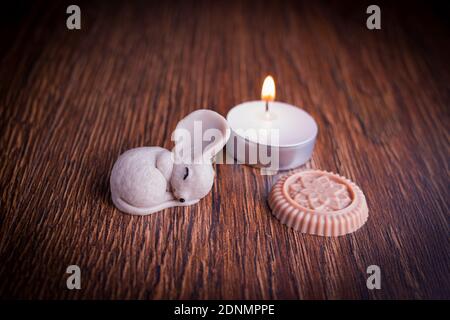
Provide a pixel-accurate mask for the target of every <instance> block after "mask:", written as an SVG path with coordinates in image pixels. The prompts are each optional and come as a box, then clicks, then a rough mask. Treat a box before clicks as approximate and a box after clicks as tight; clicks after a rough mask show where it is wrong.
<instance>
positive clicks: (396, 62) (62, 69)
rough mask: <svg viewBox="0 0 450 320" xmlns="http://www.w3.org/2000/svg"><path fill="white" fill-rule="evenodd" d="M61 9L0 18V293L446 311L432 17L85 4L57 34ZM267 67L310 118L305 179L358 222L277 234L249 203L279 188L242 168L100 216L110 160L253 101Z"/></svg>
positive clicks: (440, 122)
mask: <svg viewBox="0 0 450 320" xmlns="http://www.w3.org/2000/svg"><path fill="white" fill-rule="evenodd" d="M69 4H71V2H64V1H62V2H56V3H55V4H53V3H49V2H26V1H25V2H19V3H16V4H15V5H10V7H8V6H7V7H6V9H5V10H3V9H2V11H3V12H2V16H3V17H2V19H1V21H0V25H1V32H0V36H1V42H0V50H1V51H0V52H1V55H0V112H1V118H0V130H1V132H0V149H1V153H0V154H1V158H0V159H1V161H0V192H1V203H0V207H1V214H0V294H1V298H3V299H5V298H8V299H11V298H13V299H14V298H21V299H31V298H33V299H35V298H44V299H47V298H52V299H53V298H57V299H59V298H66V299H72V298H74V299H81V298H82V299H91V298H100V299H104V298H107V299H108V298H112V299H135V298H139V299H161V298H163V299H165V298H181V299H204V298H212V299H221V298H227V299H228V298H233V299H326V298H331V299H336V298H344V299H347V298H362V299H373V298H374V299H380V298H387V299H392V298H402V299H403V298H447V299H448V298H450V277H449V260H450V259H449V225H448V221H449V202H448V199H449V178H448V176H449V170H448V169H449V168H448V164H449V130H448V129H449V103H450V68H449V62H448V61H449V58H450V42H449V40H450V28H449V21H450V19H448V12H449V10H446V9H447V8H445V7H441V6H440V5H434V4H432V3H429V2H426V3H425V2H421V3H419V4H402V3H396V4H395V5H394V4H391V3H383V2H381V3H379V4H380V6H381V9H382V30H379V31H369V30H368V29H367V28H366V26H365V21H366V18H367V14H366V13H365V10H366V8H367V5H368V4H370V3H368V2H367V3H366V2H360V3H352V2H345V3H344V2H342V1H331V2H325V1H319V2H316V1H308V2H304V3H302V2H294V1H292V2H259V1H255V2H247V1H244V2H234V1H223V2H210V1H205V2H203V1H193V2H186V1H182V2H179V3H165V2H157V3H152V2H148V1H139V2H137V1H104V2H91V1H89V2H78V4H79V5H80V7H81V12H82V30H80V31H69V30H67V29H66V26H65V22H66V17H67V15H66V13H65V10H66V7H67V5H69ZM2 6H3V4H2ZM268 73H270V74H273V75H274V77H275V79H276V82H277V88H278V97H277V98H278V99H279V100H281V101H286V102H289V103H292V104H295V105H297V106H301V107H303V108H304V109H305V110H306V111H308V112H309V113H311V115H312V116H313V117H314V118H315V119H316V121H317V122H318V125H319V136H318V141H317V145H316V148H315V152H314V155H313V158H312V160H311V161H310V162H309V163H308V164H307V167H311V168H319V169H324V170H332V171H334V172H338V173H340V174H342V175H345V176H347V177H349V178H351V179H352V180H354V181H355V182H356V183H357V184H359V185H360V186H361V188H362V189H363V191H364V192H365V194H366V196H367V200H368V205H369V211H370V217H369V220H368V222H367V224H366V225H365V226H364V227H363V228H362V229H360V230H359V231H357V232H356V233H354V234H351V235H348V236H344V237H339V238H323V237H316V236H310V235H303V234H301V233H297V232H294V231H293V230H291V229H289V228H287V227H285V226H284V225H282V224H280V223H279V222H278V221H277V220H276V219H275V218H274V217H273V216H272V215H271V213H270V210H269V208H268V206H267V203H266V197H267V194H268V192H269V190H270V187H271V185H272V184H273V183H274V181H276V179H277V177H278V176H275V177H267V176H261V175H260V173H259V171H258V170H257V169H254V168H251V167H247V166H241V165H217V167H216V169H217V178H216V181H215V184H214V187H213V190H212V192H211V193H210V194H209V195H208V196H207V197H206V198H204V199H203V200H202V201H201V202H200V203H199V204H197V205H195V206H192V207H189V208H175V209H169V210H166V211H164V212H160V213H156V214H153V215H150V216H147V217H135V216H129V215H125V214H122V213H120V212H119V211H118V210H116V209H115V208H114V206H113V205H112V203H111V200H110V194H109V174H110V170H111V168H112V165H113V164H114V161H115V159H116V158H117V156H118V155H119V154H120V153H122V152H124V151H125V150H127V149H129V148H133V147H138V146H144V145H147V146H149V145H160V146H165V147H171V146H172V145H171V142H170V133H171V131H172V130H173V129H174V127H175V125H176V123H177V122H178V120H179V119H181V118H182V117H183V116H185V115H186V114H187V113H189V112H191V111H193V110H195V109H197V108H211V109H213V110H216V111H218V112H220V113H221V114H223V115H226V113H227V112H228V110H229V109H230V108H231V107H232V106H234V105H236V104H238V103H240V102H242V101H246V100H252V99H257V98H258V97H259V94H260V89H261V83H262V80H263V78H264V76H265V75H266V74H268ZM71 264H76V265H79V266H80V267H81V270H82V279H81V281H82V282H81V284H82V289H81V290H79V291H69V290H68V289H66V278H67V275H66V274H65V270H66V267H67V266H68V265H71ZM372 264H376V265H378V266H380V268H381V271H382V289H381V290H374V291H370V290H368V289H367V287H366V278H367V277H368V275H367V274H366V268H367V267H368V266H369V265H372Z"/></svg>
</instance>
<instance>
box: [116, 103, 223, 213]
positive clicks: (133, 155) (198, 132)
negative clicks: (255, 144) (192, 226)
mask: <svg viewBox="0 0 450 320" xmlns="http://www.w3.org/2000/svg"><path fill="white" fill-rule="evenodd" d="M229 137H230V128H229V126H228V123H227V121H226V120H225V118H223V117H222V116H221V115H220V114H218V113H216V112H214V111H211V110H206V109H201V110H197V111H194V112H192V113H191V114H189V115H188V116H186V117H185V118H184V119H182V120H181V121H180V122H179V123H178V125H177V127H176V129H175V131H174V134H173V135H172V139H173V140H175V148H174V149H173V150H172V151H169V150H167V149H164V148H161V147H141V148H135V149H131V150H128V151H126V152H125V153H123V154H122V155H120V156H119V158H118V159H117V161H116V163H115V164H114V167H113V169H112V172H111V179H110V185H111V197H112V201H113V203H114V205H115V206H116V207H117V208H118V209H119V210H120V211H123V212H125V213H129V214H135V215H147V214H150V213H154V212H157V211H160V210H163V209H166V208H170V207H175V206H188V205H192V204H194V203H197V202H198V201H199V200H200V199H201V198H203V197H204V196H206V195H207V194H208V193H209V192H210V190H211V188H212V186H213V183H214V169H213V166H212V158H213V157H214V156H215V155H216V154H217V153H218V152H219V151H220V150H221V149H222V148H223V146H224V145H225V144H226V143H227V141H228V139H229Z"/></svg>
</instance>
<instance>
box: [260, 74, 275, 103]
mask: <svg viewBox="0 0 450 320" xmlns="http://www.w3.org/2000/svg"><path fill="white" fill-rule="evenodd" d="M261 99H262V100H264V101H273V100H275V81H274V80H273V78H272V76H267V77H266V78H265V79H264V83H263V86H262V90H261Z"/></svg>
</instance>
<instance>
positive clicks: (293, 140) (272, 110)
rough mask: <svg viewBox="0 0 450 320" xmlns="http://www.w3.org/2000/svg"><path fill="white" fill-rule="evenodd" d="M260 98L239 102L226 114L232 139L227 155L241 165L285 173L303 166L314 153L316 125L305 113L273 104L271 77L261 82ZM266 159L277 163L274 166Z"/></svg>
mask: <svg viewBox="0 0 450 320" xmlns="http://www.w3.org/2000/svg"><path fill="white" fill-rule="evenodd" d="M261 98H262V100H260V101H249V102H244V103H241V104H239V105H237V106H235V107H234V108H232V109H231V110H230V111H229V112H228V115H227V121H228V124H229V126H230V128H231V139H230V140H229V142H228V144H229V145H228V146H227V152H229V153H232V156H233V157H234V158H235V159H237V160H238V161H239V162H241V163H246V164H250V165H255V166H258V167H270V168H271V169H278V170H288V169H292V168H295V167H298V166H300V165H302V164H304V163H305V162H306V161H308V160H309V159H310V158H311V155H312V152H313V148H314V143H315V141H316V136H317V132H318V128H317V124H316V122H315V121H314V119H313V118H312V117H311V116H310V115H309V114H308V113H307V112H305V111H304V110H302V109H300V108H298V107H296V106H293V105H290V104H287V103H282V102H277V101H274V100H275V82H274V80H273V78H272V77H271V76H268V77H266V79H265V80H264V84H263V88H262V91H261ZM263 149H264V150H263ZM244 150H245V152H244ZM267 154H268V155H269V156H267ZM277 157H278V159H276V158H277ZM252 158H253V159H252ZM267 158H270V159H272V160H274V159H275V160H276V161H277V162H278V163H276V164H275V167H274V166H273V165H274V164H273V163H271V164H268V162H267Z"/></svg>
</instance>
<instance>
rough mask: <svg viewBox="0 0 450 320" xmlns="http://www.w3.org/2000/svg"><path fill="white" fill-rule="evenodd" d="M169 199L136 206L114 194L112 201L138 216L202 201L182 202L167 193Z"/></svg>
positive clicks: (123, 209)
mask: <svg viewBox="0 0 450 320" xmlns="http://www.w3.org/2000/svg"><path fill="white" fill-rule="evenodd" d="M167 198H168V199H167V200H166V201H164V202H162V203H159V204H157V205H154V206H151V207H136V206H133V205H131V204H129V203H128V202H126V201H125V200H123V199H122V198H121V197H119V196H113V197H112V201H113V203H114V205H115V206H116V207H117V208H118V209H119V210H120V211H122V212H126V213H129V214H132V215H138V216H146V215H149V214H152V213H155V212H158V211H161V210H164V209H167V208H172V207H181V206H190V205H193V204H195V203H197V202H199V201H200V199H197V200H193V201H186V202H180V201H178V200H176V199H174V198H173V197H172V195H171V194H170V193H167Z"/></svg>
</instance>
